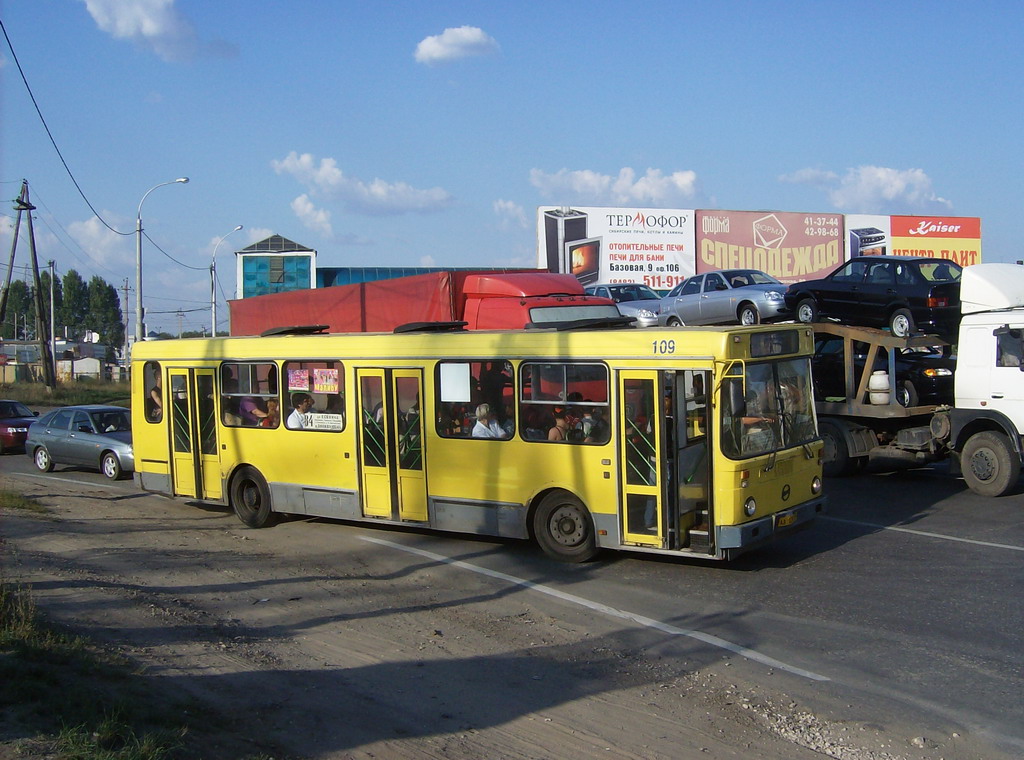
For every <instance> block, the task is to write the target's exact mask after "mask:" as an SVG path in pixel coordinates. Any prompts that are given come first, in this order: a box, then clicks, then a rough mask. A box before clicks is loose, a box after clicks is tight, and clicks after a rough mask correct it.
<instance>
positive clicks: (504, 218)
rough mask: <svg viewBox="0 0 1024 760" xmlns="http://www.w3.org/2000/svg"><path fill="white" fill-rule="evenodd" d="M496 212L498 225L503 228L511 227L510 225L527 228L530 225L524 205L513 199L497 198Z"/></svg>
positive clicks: (495, 203)
mask: <svg viewBox="0 0 1024 760" xmlns="http://www.w3.org/2000/svg"><path fill="white" fill-rule="evenodd" d="M494 213H495V215H497V217H498V226H499V227H501V229H509V228H510V227H520V228H522V229H527V228H528V227H529V226H530V223H529V221H528V220H527V219H526V212H525V211H523V207H522V206H520V205H519V204H518V203H515V202H513V201H506V200H500V199H499V200H496V201H495V202H494Z"/></svg>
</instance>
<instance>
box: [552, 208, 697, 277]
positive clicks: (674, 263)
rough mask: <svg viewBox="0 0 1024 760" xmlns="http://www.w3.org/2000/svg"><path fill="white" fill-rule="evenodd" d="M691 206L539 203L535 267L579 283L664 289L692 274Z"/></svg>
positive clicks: (693, 258)
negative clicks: (668, 207)
mask: <svg viewBox="0 0 1024 760" xmlns="http://www.w3.org/2000/svg"><path fill="white" fill-rule="evenodd" d="M695 215H696V214H695V211H694V210H693V209H663V208H604V207H595V206H572V207H567V206H541V207H540V208H538V210H537V217H538V219H537V228H538V244H537V252H538V266H539V267H540V268H541V269H547V270H548V271H551V272H565V273H569V274H574V275H576V277H577V278H578V279H579V280H580V282H582V283H583V284H584V285H592V284H594V283H597V282H640V283H643V284H644V285H648V286H649V287H652V288H654V289H656V290H669V289H671V288H672V287H674V286H675V285H676V284H678V283H679V282H682V281H683V280H685V279H686V278H687V277H690V276H691V275H693V274H694V273H695V265H696V258H695V256H694V251H695V249H694V241H695V239H696V226H695V223H694V217H695Z"/></svg>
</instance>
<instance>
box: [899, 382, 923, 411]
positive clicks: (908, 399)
mask: <svg viewBox="0 0 1024 760" xmlns="http://www.w3.org/2000/svg"><path fill="white" fill-rule="evenodd" d="M896 403H897V404H899V405H900V406H902V407H911V406H917V404H918V397H917V388H915V387H914V384H913V383H912V382H910V381H909V380H904V381H903V382H902V383H901V384H900V385H899V386H898V387H897V388H896Z"/></svg>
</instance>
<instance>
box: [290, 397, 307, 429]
mask: <svg viewBox="0 0 1024 760" xmlns="http://www.w3.org/2000/svg"><path fill="white" fill-rule="evenodd" d="M292 406H293V407H294V409H293V410H292V413H291V414H289V415H288V419H287V420H286V421H285V424H284V426H285V427H286V428H289V429H291V430H302V429H303V428H305V427H306V413H307V412H308V411H309V410H310V409H312V408H313V397H312V396H310V395H309V394H308V393H296V394H294V395H293V396H292Z"/></svg>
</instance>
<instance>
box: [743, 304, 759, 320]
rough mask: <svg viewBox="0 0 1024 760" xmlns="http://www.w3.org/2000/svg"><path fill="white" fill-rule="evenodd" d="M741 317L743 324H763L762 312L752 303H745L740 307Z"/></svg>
mask: <svg viewBox="0 0 1024 760" xmlns="http://www.w3.org/2000/svg"><path fill="white" fill-rule="evenodd" d="M739 318H740V324H741V325H759V324H761V314H760V313H759V312H758V311H757V307H756V306H754V304H752V303H745V304H743V305H742V306H741V307H740V312H739Z"/></svg>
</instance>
